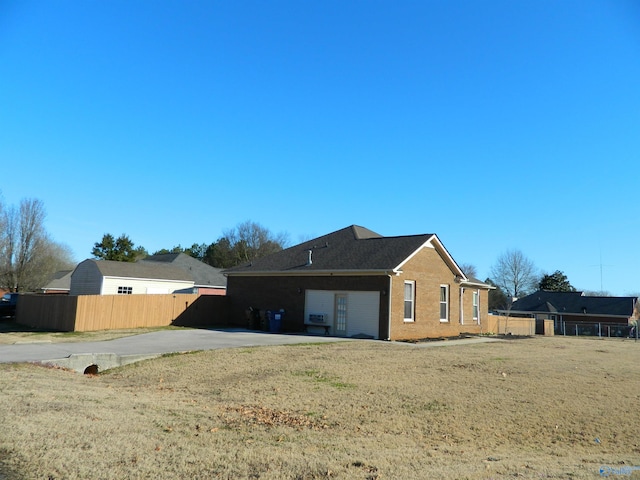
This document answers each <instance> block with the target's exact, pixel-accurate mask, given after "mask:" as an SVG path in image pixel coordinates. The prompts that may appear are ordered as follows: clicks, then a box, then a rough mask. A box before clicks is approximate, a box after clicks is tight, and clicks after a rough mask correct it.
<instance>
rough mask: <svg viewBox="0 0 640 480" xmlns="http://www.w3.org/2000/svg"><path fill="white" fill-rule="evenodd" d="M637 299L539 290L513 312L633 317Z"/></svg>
mask: <svg viewBox="0 0 640 480" xmlns="http://www.w3.org/2000/svg"><path fill="white" fill-rule="evenodd" d="M636 300H637V299H636V297H591V296H586V295H584V294H583V293H582V292H549V291H546V290H539V291H537V292H535V293H532V294H531V295H528V296H526V297H523V298H521V299H519V300H516V301H515V302H513V305H512V307H511V311H512V312H538V313H559V314H563V313H564V314H567V315H585V314H586V315H607V316H620V317H631V316H632V315H633V312H634V308H635V304H636Z"/></svg>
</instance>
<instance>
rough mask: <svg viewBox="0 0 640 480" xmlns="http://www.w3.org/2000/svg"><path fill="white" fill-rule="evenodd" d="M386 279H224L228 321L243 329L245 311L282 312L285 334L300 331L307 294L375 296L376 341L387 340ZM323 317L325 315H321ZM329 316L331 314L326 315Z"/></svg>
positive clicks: (387, 280) (302, 327) (383, 277)
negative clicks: (228, 313)
mask: <svg viewBox="0 0 640 480" xmlns="http://www.w3.org/2000/svg"><path fill="white" fill-rule="evenodd" d="M388 289H389V278H388V277H387V276H383V275H378V276H367V275H356V276H339V275H334V276H277V275H274V276H259V277H258V276H255V277H253V276H240V275H238V276H236V275H230V276H229V277H228V279H227V296H229V297H230V299H231V321H232V323H233V324H234V325H236V326H242V327H245V326H247V316H246V311H247V309H248V308H249V307H253V308H257V309H259V310H269V309H273V310H276V309H277V310H279V309H281V308H283V309H284V310H285V315H284V319H283V322H282V329H283V331H285V332H301V331H304V316H305V298H306V291H307V290H327V291H342V292H350V291H354V292H363V291H365V292H379V293H380V295H379V300H378V301H379V304H378V307H379V312H380V316H379V322H378V335H377V336H378V338H387V330H388V318H389V309H388V304H387V302H388V295H387V290H388ZM322 313H325V312H322ZM326 313H331V314H332V313H333V312H326Z"/></svg>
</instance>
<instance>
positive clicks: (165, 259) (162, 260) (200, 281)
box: [138, 253, 227, 288]
mask: <svg viewBox="0 0 640 480" xmlns="http://www.w3.org/2000/svg"><path fill="white" fill-rule="evenodd" d="M138 263H140V264H152V265H153V264H159V265H171V266H173V267H177V268H181V269H183V270H184V271H186V272H188V273H189V274H190V275H192V276H193V281H194V283H195V286H196V287H211V288H226V286H227V277H225V276H224V275H223V274H222V269H220V268H215V267H212V266H211V265H207V264H206V263H204V262H201V261H200V260H198V259H197V258H193V257H191V256H189V255H187V254H185V253H164V254H159V255H150V256H148V257H145V258H144V259H142V260H140V261H139V262H138Z"/></svg>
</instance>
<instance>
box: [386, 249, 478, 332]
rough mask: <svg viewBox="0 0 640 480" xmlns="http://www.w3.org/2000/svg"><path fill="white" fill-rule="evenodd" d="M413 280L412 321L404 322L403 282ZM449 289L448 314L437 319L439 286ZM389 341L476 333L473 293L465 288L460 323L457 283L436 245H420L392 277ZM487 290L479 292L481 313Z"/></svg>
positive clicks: (476, 324) (458, 287)
mask: <svg viewBox="0 0 640 480" xmlns="http://www.w3.org/2000/svg"><path fill="white" fill-rule="evenodd" d="M405 281H414V282H415V302H414V310H415V313H414V321H413V322H405V321H404V283H405ZM441 285H446V286H447V287H448V288H449V302H448V307H449V315H448V321H447V322H441V321H440V286H441ZM392 290H393V292H394V293H393V298H392V307H391V310H392V314H391V318H392V320H391V340H412V339H413V340H416V339H422V338H439V337H451V336H457V335H460V334H461V333H463V332H467V333H479V332H480V325H478V323H477V322H473V321H472V292H473V290H475V289H474V288H470V287H465V292H464V297H463V299H462V304H463V309H464V313H465V317H464V325H461V324H460V304H461V301H460V284H459V283H457V281H456V277H455V274H454V273H453V272H452V271H451V269H450V268H449V266H448V265H447V264H446V263H445V260H444V259H443V258H442V256H441V255H440V254H439V253H438V251H437V250H436V249H435V248H430V247H428V246H427V247H423V248H422V249H421V250H420V251H419V252H418V253H417V254H416V255H414V256H413V257H412V258H411V259H410V260H409V261H408V262H407V263H406V264H405V265H403V267H402V274H400V275H398V276H396V277H393V286H392ZM487 300H488V295H487V291H486V290H485V291H484V294H482V293H481V295H480V312H481V313H480V315H481V317H480V318H481V320H482V316H483V315H484V316H486V315H487Z"/></svg>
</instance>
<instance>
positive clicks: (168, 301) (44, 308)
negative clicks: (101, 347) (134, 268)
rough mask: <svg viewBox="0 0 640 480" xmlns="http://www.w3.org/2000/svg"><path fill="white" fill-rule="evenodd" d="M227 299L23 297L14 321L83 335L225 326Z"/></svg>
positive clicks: (185, 296) (184, 296) (193, 296)
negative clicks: (96, 331)
mask: <svg viewBox="0 0 640 480" xmlns="http://www.w3.org/2000/svg"><path fill="white" fill-rule="evenodd" d="M228 302H229V298H228V297H226V296H218V295H196V294H169V295H79V296H57V295H56V296H54V295H25V296H23V297H21V298H20V302H19V305H18V309H17V312H16V321H17V322H18V323H21V324H23V325H27V326H30V327H34V328H42V329H51V330H59V331H64V332H86V331H91V330H112V329H122V328H140V327H163V326H168V325H180V326H194V327H201V326H213V325H224V324H226V323H227V319H228V309H229V308H228Z"/></svg>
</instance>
